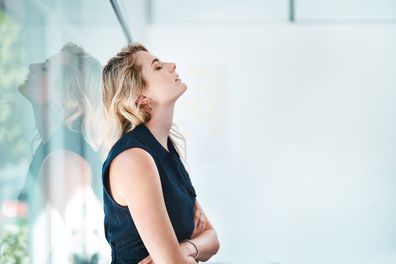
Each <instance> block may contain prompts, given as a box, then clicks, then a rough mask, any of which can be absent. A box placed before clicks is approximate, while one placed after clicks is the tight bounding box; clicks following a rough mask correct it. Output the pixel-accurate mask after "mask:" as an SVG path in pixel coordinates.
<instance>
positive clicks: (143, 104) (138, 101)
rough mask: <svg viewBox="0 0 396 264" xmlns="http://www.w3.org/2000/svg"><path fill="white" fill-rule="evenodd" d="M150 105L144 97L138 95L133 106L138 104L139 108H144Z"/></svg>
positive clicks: (148, 100)
mask: <svg viewBox="0 0 396 264" xmlns="http://www.w3.org/2000/svg"><path fill="white" fill-rule="evenodd" d="M149 103H150V99H148V98H147V97H146V96H144V95H139V96H138V98H137V99H136V101H135V105H136V106H138V105H139V104H140V105H141V106H145V105H148V104H149Z"/></svg>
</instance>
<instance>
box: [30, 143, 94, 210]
mask: <svg viewBox="0 0 396 264" xmlns="http://www.w3.org/2000/svg"><path fill="white" fill-rule="evenodd" d="M38 180H39V184H40V187H41V188H42V191H43V194H44V197H45V199H47V200H50V201H51V204H52V205H53V206H55V207H59V208H62V207H64V206H65V205H67V203H68V202H69V201H70V200H71V198H72V196H73V195H74V193H75V191H77V190H79V189H80V188H83V187H86V186H89V185H90V184H91V181H92V170H91V167H90V165H89V163H88V162H87V161H86V160H85V159H84V158H82V157H81V156H80V155H78V154H77V153H74V152H72V151H69V150H65V149H59V150H56V151H53V152H51V153H50V154H49V155H48V156H47V157H46V158H45V159H44V161H43V163H42V164H41V166H40V171H39V175H38Z"/></svg>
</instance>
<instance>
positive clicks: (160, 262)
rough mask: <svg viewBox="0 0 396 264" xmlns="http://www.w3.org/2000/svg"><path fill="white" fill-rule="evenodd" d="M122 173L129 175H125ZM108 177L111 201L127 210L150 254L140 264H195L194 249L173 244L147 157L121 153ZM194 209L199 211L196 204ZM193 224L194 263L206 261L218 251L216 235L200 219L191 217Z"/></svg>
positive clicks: (134, 152) (154, 170)
mask: <svg viewBox="0 0 396 264" xmlns="http://www.w3.org/2000/svg"><path fill="white" fill-rule="evenodd" d="M126 171H128V172H131V171H133V173H125V172H126ZM109 177H110V189H111V192H112V195H113V198H114V199H115V200H116V202H118V203H119V204H121V205H127V206H128V208H129V211H130V214H131V215H132V217H133V220H134V222H135V224H136V228H137V229H138V231H139V234H140V236H141V238H142V240H143V243H144V245H145V246H146V248H147V250H148V252H149V253H150V256H149V257H148V258H146V259H145V260H144V261H145V262H141V263H153V262H155V264H170V263H180V264H189V263H196V262H195V260H194V258H193V257H192V256H194V255H195V248H194V247H193V246H192V245H191V244H190V245H187V244H186V242H182V243H180V244H179V242H178V240H177V237H176V234H175V232H174V230H173V227H172V224H171V222H170V219H169V215H168V212H167V210H166V206H165V201H164V199H163V193H162V187H161V181H160V177H159V173H158V170H157V167H156V165H155V162H154V159H153V158H152V157H151V155H150V154H149V153H147V152H146V151H145V150H143V149H140V148H131V149H128V150H126V151H124V152H122V153H121V154H120V155H118V156H117V157H116V158H115V159H114V160H113V162H112V165H111V166H110V174H109ZM147 208H153V210H147ZM197 208H200V205H199V204H198V202H197V204H196V209H197ZM199 211H201V212H202V208H201V209H200V210H195V212H196V213H197V212H198V213H199ZM200 219H202V220H200ZM200 222H201V225H200V227H199V228H198V224H199V223H200ZM195 224H196V228H195V230H194V232H193V237H192V238H191V240H192V241H193V242H194V243H195V244H196V245H197V247H198V249H199V252H200V254H199V257H198V260H202V261H206V260H208V259H209V258H210V257H211V256H212V255H214V254H216V252H217V251H218V249H219V242H218V240H217V235H216V232H215V231H214V229H213V226H212V225H211V223H210V222H209V220H207V218H206V217H205V216H204V215H202V216H201V217H199V218H197V217H195ZM199 229H200V231H198V230H199Z"/></svg>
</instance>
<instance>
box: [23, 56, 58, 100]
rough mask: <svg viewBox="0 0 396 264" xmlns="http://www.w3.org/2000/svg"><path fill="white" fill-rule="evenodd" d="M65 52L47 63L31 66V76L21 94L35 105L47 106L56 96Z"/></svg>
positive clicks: (49, 59)
mask: <svg viewBox="0 0 396 264" xmlns="http://www.w3.org/2000/svg"><path fill="white" fill-rule="evenodd" d="M64 55H65V54H63V52H59V53H57V54H55V55H54V56H52V57H49V58H48V59H47V60H46V61H44V62H40V63H32V64H30V65H29V74H28V76H27V78H26V80H25V82H24V83H23V84H21V85H20V86H19V88H18V89H19V92H20V93H21V94H22V95H23V96H25V97H26V99H28V100H29V101H30V102H31V103H32V104H34V105H46V104H47V103H48V102H50V101H51V100H52V99H53V97H54V96H55V91H54V90H53V89H52V90H51V87H52V88H54V86H55V83H56V81H57V80H58V78H59V75H60V71H61V65H62V63H63V60H64Z"/></svg>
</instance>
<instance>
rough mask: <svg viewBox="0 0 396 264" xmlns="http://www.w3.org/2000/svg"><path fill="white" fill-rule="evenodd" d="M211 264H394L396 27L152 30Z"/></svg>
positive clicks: (175, 27) (185, 27)
mask: <svg viewBox="0 0 396 264" xmlns="http://www.w3.org/2000/svg"><path fill="white" fill-rule="evenodd" d="M147 36H148V42H147V46H148V47H149V49H150V50H151V52H152V53H154V54H155V55H157V56H159V57H160V58H161V59H162V60H171V61H175V62H176V63H177V71H178V73H179V74H180V75H181V78H182V79H183V80H184V82H186V83H187V84H188V90H187V92H186V93H185V94H184V95H183V96H182V97H181V98H180V100H179V102H178V105H177V108H176V116H175V121H176V123H178V124H179V127H180V130H181V132H183V133H184V134H185V136H186V138H187V143H188V162H189V164H190V176H191V178H192V181H193V183H194V185H195V186H196V189H197V192H198V196H197V199H199V200H200V201H201V203H202V205H203V208H204V210H205V211H206V213H207V215H208V217H209V218H210V220H211V221H212V222H213V224H214V226H215V228H216V230H217V232H218V235H219V238H220V241H221V250H220V251H219V253H218V254H217V255H216V256H215V257H214V258H213V259H212V260H211V261H210V263H278V264H300V263H301V264H310V263H312V264H317V263H321V264H325V263H329V264H334V263H337V264H340V263H348V264H351V263H359V264H362V263H370V264H380V263H384V264H385V263H386V264H388V263H389V264H390V263H396V226H395V222H396V205H395V202H394V201H395V199H396V192H395V190H396V188H395V186H396V177H395V176H396V162H395V159H396V138H395V136H394V135H395V134H396V122H395V121H396V120H395V113H396V104H395V102H396V49H395V46H396V26H395V25H316V26H315V25H309V26H308V25H305V26H304V25H264V26H259V25H257V26H254V25H251V26H235V27H233V26H228V27H227V26H221V25H218V24H217V25H216V24H213V25H206V26H205V25H204V26H199V25H189V24H185V25H164V26H160V25H153V26H151V27H149V29H148V32H147Z"/></svg>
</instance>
